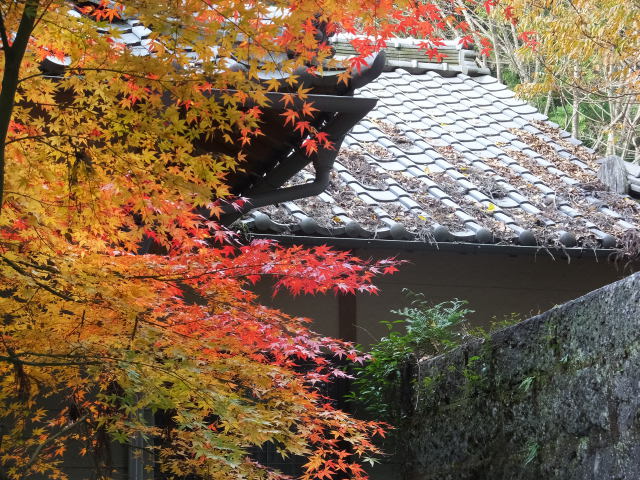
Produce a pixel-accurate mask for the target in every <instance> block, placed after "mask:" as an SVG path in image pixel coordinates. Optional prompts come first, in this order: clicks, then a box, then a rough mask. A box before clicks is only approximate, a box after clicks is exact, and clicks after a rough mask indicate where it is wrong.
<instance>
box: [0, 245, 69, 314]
mask: <svg viewBox="0 0 640 480" xmlns="http://www.w3.org/2000/svg"><path fill="white" fill-rule="evenodd" d="M0 258H1V259H2V260H3V261H4V263H6V264H7V265H9V266H10V267H11V268H12V269H13V270H15V271H16V272H18V273H19V274H21V275H24V276H25V277H29V278H31V279H32V280H33V282H34V283H35V284H36V285H38V286H39V287H40V288H43V289H44V290H46V291H47V292H49V293H51V294H52V295H55V296H56V297H59V298H62V299H63V300H67V301H69V302H75V303H78V302H81V300H78V299H76V298H73V297H70V296H69V295H67V294H65V293H62V292H59V291H57V290H56V289H54V288H51V287H50V286H49V285H47V284H46V283H42V282H39V281H37V280H36V279H35V278H33V276H32V275H29V273H27V272H26V271H25V270H24V269H23V268H22V267H20V265H18V264H17V263H15V262H13V261H11V260H9V259H8V258H7V257H4V256H1V257H0Z"/></svg>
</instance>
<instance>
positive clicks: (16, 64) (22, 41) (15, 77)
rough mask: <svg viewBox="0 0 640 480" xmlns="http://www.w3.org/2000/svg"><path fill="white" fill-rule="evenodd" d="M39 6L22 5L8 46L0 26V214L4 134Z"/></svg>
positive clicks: (34, 2)
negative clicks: (0, 64)
mask: <svg viewBox="0 0 640 480" xmlns="http://www.w3.org/2000/svg"><path fill="white" fill-rule="evenodd" d="M39 6H40V0H27V1H26V2H25V5H24V10H23V11H22V18H21V19H20V25H19V26H18V31H17V32H16V36H15V38H14V39H13V43H12V44H11V45H9V41H8V40H7V38H8V36H9V32H7V31H6V30H5V25H4V22H2V23H1V24H0V29H1V32H0V34H1V35H2V38H3V42H2V50H4V75H3V76H2V92H0V213H1V212H2V204H3V200H4V172H5V168H6V157H5V155H6V149H5V147H6V141H7V133H8V132H9V124H10V123H11V116H12V114H13V107H14V104H15V97H16V92H17V91H18V81H19V79H20V66H21V65H22V58H23V57H24V52H25V51H26V50H27V44H28V43H29V38H30V37H31V32H32V31H33V27H34V25H35V23H36V18H37V17H38V7H39ZM0 18H1V17H0Z"/></svg>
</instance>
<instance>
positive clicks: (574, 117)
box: [571, 65, 580, 139]
mask: <svg viewBox="0 0 640 480" xmlns="http://www.w3.org/2000/svg"><path fill="white" fill-rule="evenodd" d="M579 75H580V69H579V67H578V66H577V65H576V66H575V67H574V69H573V78H574V82H576V83H577V82H578V76H579ZM572 97H573V98H572V100H571V136H572V137H573V138H575V139H578V138H579V136H580V90H579V89H578V88H577V87H574V88H573V92H572Z"/></svg>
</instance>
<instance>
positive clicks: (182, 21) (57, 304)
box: [0, 0, 446, 479]
mask: <svg viewBox="0 0 640 480" xmlns="http://www.w3.org/2000/svg"><path fill="white" fill-rule="evenodd" d="M125 16H126V17H127V18H135V19H136V21H138V22H140V24H141V25H142V26H144V25H148V26H151V27H152V28H151V30H150V31H149V34H148V38H146V39H145V40H143V43H142V44H141V45H136V50H135V51H134V50H132V49H131V48H128V47H127V46H126V45H125V44H124V42H123V41H121V36H122V33H120V32H119V30H118V29H117V28H115V27H114V26H112V24H113V22H114V20H117V19H119V18H124V17H125ZM320 23H324V24H325V29H326V31H328V32H332V31H335V30H337V29H342V30H343V31H347V32H352V33H362V34H365V35H375V41H367V42H360V43H358V44H357V48H358V52H359V56H358V57H356V58H355V59H353V60H352V61H351V63H350V66H352V67H354V68H356V69H358V68H361V67H362V65H363V63H362V62H363V60H362V59H363V58H364V57H365V56H366V55H368V54H369V53H371V52H372V51H374V50H376V49H377V48H379V47H380V46H382V45H384V41H385V39H386V38H388V37H389V36H391V35H393V34H404V35H415V36H421V37H423V38H425V39H426V41H425V46H426V47H425V48H427V47H429V45H431V46H433V45H434V44H436V43H437V42H438V41H439V40H438V38H439V37H438V36H439V32H440V31H441V29H443V28H445V27H446V22H445V21H444V19H443V16H442V15H441V13H440V11H439V10H438V9H437V8H435V7H434V6H433V5H431V4H417V3H414V2H411V1H403V2H395V3H393V2H391V1H390V0H347V1H344V0H340V1H336V0H326V1H323V2H317V1H315V0H313V1H311V0H302V1H298V0H296V1H281V2H272V1H256V0H253V1H249V2H237V1H232V0H225V1H218V2H213V1H210V0H180V1H163V0H157V1H153V2H149V1H146V0H130V1H127V2H126V5H122V4H119V3H117V2H109V1H105V0H100V1H95V2H75V3H74V2H69V1H60V0H2V2H0V41H1V51H2V63H1V67H0V74H1V75H2V90H0V315H1V317H0V423H1V424H2V426H3V429H2V430H1V431H0V472H2V473H1V474H0V477H2V476H3V477H4V478H9V479H25V478H30V476H32V475H36V474H44V475H47V477H48V478H52V479H55V478H65V473H64V469H63V462H62V458H63V456H64V454H65V451H66V450H67V449H68V448H71V447H70V445H79V447H78V452H79V453H80V454H91V453H94V454H96V453H98V452H99V451H100V449H101V448H103V447H104V442H105V440H104V439H111V440H118V441H121V442H125V443H126V442H129V439H131V438H134V437H139V438H144V439H146V440H147V443H146V446H144V447H142V448H143V449H147V450H149V451H152V453H153V454H154V455H155V461H156V462H157V464H158V465H159V466H160V468H161V469H162V470H163V472H164V473H165V474H166V475H168V476H169V477H171V476H172V475H173V477H175V478H184V476H186V475H189V474H193V475H198V476H199V477H200V478H275V477H277V476H278V473H277V472H274V471H270V470H269V469H268V468H267V467H265V466H263V465H260V464H259V463H257V462H256V461H255V460H253V459H252V458H251V456H250V455H249V451H250V447H252V446H260V445H263V444H264V443H265V442H271V443H273V444H274V445H275V446H276V448H277V449H278V451H280V452H281V453H282V454H283V455H292V454H304V455H306V456H307V458H308V462H307V464H306V466H305V473H304V475H303V477H304V478H336V477H337V476H339V475H347V476H349V477H352V478H356V479H359V478H364V477H365V474H364V472H363V470H362V467H361V466H360V464H359V461H360V459H361V458H363V457H364V456H366V455H370V454H372V453H375V452H376V447H375V446H374V445H373V443H372V437H373V436H374V435H376V434H381V433H382V432H383V430H382V427H381V425H380V424H378V423H375V422H365V421H360V420H356V419H353V418H351V417H349V416H348V415H347V414H345V413H343V412H341V411H339V410H336V409H334V408H333V407H332V405H331V403H330V402H329V401H328V400H327V399H325V398H323V397H322V396H321V395H320V393H319V391H318V389H317V385H319V384H320V383H322V382H327V381H331V379H332V378H334V377H336V376H340V375H343V374H342V373H341V372H340V370H338V369H336V368H335V367H334V366H333V365H332V363H331V359H332V358H335V357H344V356H346V357H349V358H351V359H354V360H357V359H358V358H359V357H358V353H357V352H356V351H355V350H354V349H353V347H352V346H351V345H350V344H348V343H345V342H341V341H338V340H333V339H329V338H324V337H321V336H319V335H317V334H314V333H313V332H312V331H310V330H309V329H308V326H307V324H306V322H307V320H304V319H300V318H293V317H291V316H288V315H286V314H284V313H282V312H279V311H276V310H273V309H269V308H266V307H264V306H262V305H261V304H260V303H259V302H258V300H257V298H256V296H255V295H254V294H253V293H251V289H250V287H251V284H252V283H253V282H255V281H257V280H258V279H260V278H262V277H265V276H267V277H270V278H274V279H275V288H276V290H278V289H287V290H289V291H290V292H293V293H294V294H303V293H304V294H307V293H318V292H320V293H324V292H329V291H341V292H355V291H364V292H373V291H375V287H374V286H373V285H372V284H371V279H372V277H373V276H374V275H376V274H378V273H388V272H392V271H393V270H395V266H394V265H395V263H394V262H393V261H390V260H386V261H379V262H371V261H363V260H361V259H358V258H355V257H350V256H349V255H347V254H346V253H344V252H336V251H333V250H331V249H328V248H326V247H316V248H312V249H301V248H298V247H293V248H282V247H279V246H278V245H276V244H274V243H272V242H267V241H254V242H251V243H249V244H242V243H240V241H239V240H238V239H237V238H235V237H234V236H233V234H232V233H230V232H229V231H227V230H225V229H224V227H222V226H221V225H219V224H218V223H217V221H216V218H217V216H218V214H219V213H220V211H221V205H220V203H219V200H220V199H224V198H226V197H228V195H229V185H228V183H227V180H226V179H227V177H228V175H229V174H231V173H233V172H234V170H235V169H237V168H242V158H243V154H242V151H240V153H239V154H238V155H235V156H232V155H224V154H222V153H220V152H211V151H203V150H202V149H200V148H198V147H197V140H198V139H202V138H205V139H206V138H210V137H211V136H212V135H217V136H219V137H221V138H224V139H225V140H226V141H228V142H230V143H234V144H241V145H245V144H250V143H251V140H252V139H253V138H256V137H257V136H259V135H261V128H260V127H261V123H260V121H261V111H262V108H263V107H265V106H266V105H267V104H268V99H267V96H266V92H268V91H270V90H278V89H280V88H284V87H287V88H288V89H289V91H291V92H293V93H292V95H295V96H296V97H298V98H299V99H300V100H302V101H304V99H305V95H306V92H305V91H304V89H302V88H300V87H299V86H297V84H296V74H295V72H296V69H300V68H302V69H306V70H307V71H308V72H315V71H317V72H321V71H322V69H323V65H330V63H331V59H330V54H331V48H330V46H329V45H328V44H327V43H326V41H325V39H323V38H322V36H321V35H318V32H319V30H318V25H319V24H320ZM140 28H144V27H140ZM47 59H49V60H51V59H54V60H55V62H54V63H57V64H58V65H62V66H63V68H61V69H60V71H59V72H58V73H57V74H53V75H52V74H51V73H48V72H47V71H46V70H43V68H42V65H43V62H46V61H47ZM238 63H242V64H243V66H244V67H243V68H242V69H237V68H234V67H233V65H237V64H238ZM274 72H281V73H282V75H281V78H284V79H285V80H275V79H273V78H272V79H271V80H263V79H261V78H260V74H261V73H274ZM348 72H349V70H348V69H347V70H345V73H344V74H342V76H341V79H342V80H343V81H348V75H349V73H348ZM250 105H253V106H252V107H250ZM313 111H314V110H313V105H312V104H310V103H308V102H305V103H303V107H302V109H301V111H300V112H296V111H294V110H293V109H290V110H289V111H287V112H285V118H284V119H283V122H289V123H291V124H294V127H295V130H297V131H298V132H299V133H300V136H301V138H304V141H305V145H306V146H307V147H308V148H307V151H308V152H309V153H310V154H313V153H314V151H317V149H318V148H332V143H331V142H332V140H331V139H330V138H327V137H326V136H323V135H322V132H314V131H313V129H312V128H311V126H310V125H309V124H308V123H305V122H306V121H307V117H309V116H310V115H312V114H313ZM239 201H241V200H239ZM149 241H152V242H153V244H154V245H155V250H154V252H155V253H149V251H148V249H146V248H144V247H143V245H148V243H149ZM301 362H305V363H307V364H311V365H312V368H306V369H300V368H299V365H298V364H299V363H301ZM149 411H150V412H156V411H166V412H170V416H171V421H172V423H173V427H172V428H170V429H162V428H159V427H157V426H154V425H153V424H152V423H150V422H147V421H145V415H144V414H143V413H144V412H149ZM345 446H347V447H345ZM74 448H75V447H74ZM96 468H97V469H98V470H99V471H98V472H97V475H100V476H102V477H104V478H109V475H110V471H109V466H108V465H106V464H104V465H102V464H100V463H99V464H98V466H97V467H96Z"/></svg>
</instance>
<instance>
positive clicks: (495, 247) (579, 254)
mask: <svg viewBox="0 0 640 480" xmlns="http://www.w3.org/2000/svg"><path fill="white" fill-rule="evenodd" d="M250 238H261V239H270V240H276V241H277V242H278V243H281V244H283V245H302V246H318V245H329V246H331V247H335V248H344V249H362V248H378V249H383V250H384V249H389V250H394V251H398V250H403V251H431V252H436V251H440V252H458V253H474V254H478V253H482V254H489V255H498V254H500V255H505V254H506V255H529V256H538V255H541V256H547V255H548V256H549V257H551V258H552V259H554V260H557V259H563V260H571V259H573V258H592V259H595V260H596V261H597V260H607V261H616V260H618V259H619V257H620V251H619V250H616V249H609V248H606V249H605V248H575V247H572V248H557V247H553V248H550V247H542V246H526V245H499V244H491V243H489V244H488V243H463V242H433V243H428V242H420V241H415V240H382V239H369V238H340V237H312V236H303V235H298V236H290V235H277V234H255V233H251V234H250Z"/></svg>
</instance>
